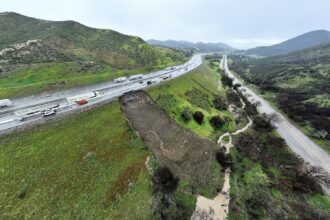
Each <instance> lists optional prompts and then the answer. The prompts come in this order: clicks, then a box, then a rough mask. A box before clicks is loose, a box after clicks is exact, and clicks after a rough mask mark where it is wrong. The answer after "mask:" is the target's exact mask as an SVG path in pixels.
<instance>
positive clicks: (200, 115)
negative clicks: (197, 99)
mask: <svg viewBox="0 0 330 220" xmlns="http://www.w3.org/2000/svg"><path fill="white" fill-rule="evenodd" d="M193 118H194V120H195V121H196V122H197V123H198V124H200V125H201V124H202V123H203V121H204V114H203V112H200V111H196V112H195V113H194V114H193Z"/></svg>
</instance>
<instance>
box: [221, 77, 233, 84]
mask: <svg viewBox="0 0 330 220" xmlns="http://www.w3.org/2000/svg"><path fill="white" fill-rule="evenodd" d="M221 82H222V84H223V85H224V86H228V87H232V86H233V79H232V78H230V77H229V76H228V75H227V74H221Z"/></svg>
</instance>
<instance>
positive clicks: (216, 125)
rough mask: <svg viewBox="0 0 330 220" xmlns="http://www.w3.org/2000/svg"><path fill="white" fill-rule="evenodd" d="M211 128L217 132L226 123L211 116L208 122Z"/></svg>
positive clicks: (217, 117)
mask: <svg viewBox="0 0 330 220" xmlns="http://www.w3.org/2000/svg"><path fill="white" fill-rule="evenodd" d="M209 122H210V124H211V126H212V127H213V128H214V129H215V130H217V129H220V128H221V127H222V126H223V125H224V124H225V123H226V122H225V121H224V120H223V119H221V118H220V117H219V116H213V117H212V118H211V119H210V120H209Z"/></svg>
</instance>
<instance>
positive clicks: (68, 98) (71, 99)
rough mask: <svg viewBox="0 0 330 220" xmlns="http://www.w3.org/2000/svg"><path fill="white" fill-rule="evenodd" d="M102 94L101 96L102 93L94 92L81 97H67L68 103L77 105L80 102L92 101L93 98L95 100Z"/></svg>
mask: <svg viewBox="0 0 330 220" xmlns="http://www.w3.org/2000/svg"><path fill="white" fill-rule="evenodd" d="M100 94H101V93H100V92H97V91H93V92H88V93H84V94H81V95H76V96H72V97H67V98H66V100H67V101H68V103H76V102H78V101H80V100H88V99H91V98H95V97H96V96H98V95H100Z"/></svg>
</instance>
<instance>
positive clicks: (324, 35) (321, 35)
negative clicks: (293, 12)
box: [245, 30, 330, 57]
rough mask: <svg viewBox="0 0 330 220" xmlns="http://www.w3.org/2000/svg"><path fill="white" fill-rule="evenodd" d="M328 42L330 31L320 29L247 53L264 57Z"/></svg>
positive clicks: (250, 50)
mask: <svg viewBox="0 0 330 220" xmlns="http://www.w3.org/2000/svg"><path fill="white" fill-rule="evenodd" d="M326 43H330V32H329V31H326V30H318V31H311V32H308V33H305V34H302V35H300V36H297V37H295V38H292V39H290V40H287V41H284V42H282V43H279V44H275V45H272V46H267V47H265V46H264V47H256V48H252V49H249V50H246V51H245V54H249V55H258V56H264V57H268V56H277V55H283V54H287V53H290V52H294V51H298V50H302V49H306V48H308V47H313V46H316V45H320V44H326Z"/></svg>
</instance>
